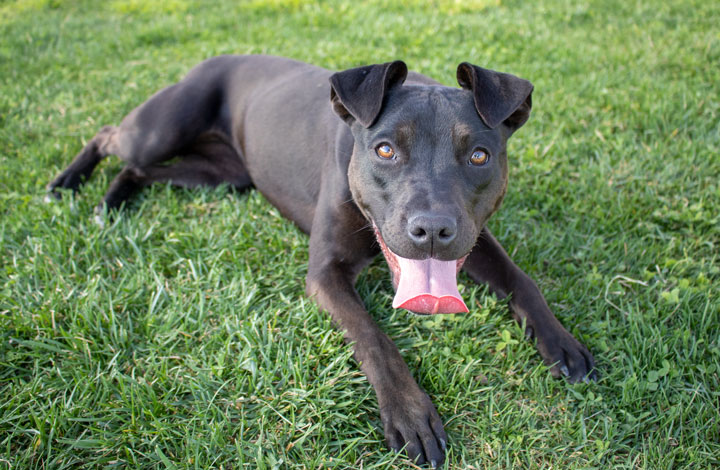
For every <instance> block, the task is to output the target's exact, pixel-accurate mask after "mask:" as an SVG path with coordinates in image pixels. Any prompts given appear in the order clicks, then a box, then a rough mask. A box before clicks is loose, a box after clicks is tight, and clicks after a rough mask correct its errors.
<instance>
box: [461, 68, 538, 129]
mask: <svg viewBox="0 0 720 470" xmlns="http://www.w3.org/2000/svg"><path fill="white" fill-rule="evenodd" d="M457 81H458V83H459V84H460V86H461V87H463V88H464V89H466V90H470V91H472V92H473V97H474V99H475V109H477V112H478V114H479V115H480V118H481V119H482V120H483V122H484V123H485V125H486V126H488V127H489V128H491V129H494V128H495V127H497V126H498V125H499V124H500V123H502V124H504V125H506V126H507V127H508V128H510V130H511V131H512V132H515V131H516V130H517V129H518V128H520V126H522V125H523V124H525V122H526V121H527V120H528V118H529V117H530V109H531V108H532V91H533V85H532V83H530V82H529V81H527V80H523V79H522V78H518V77H516V76H515V75H510V74H508V73H500V72H495V71H493V70H488V69H484V68H482V67H478V66H477V65H472V64H469V63H467V62H463V63H462V64H460V65H458V69H457Z"/></svg>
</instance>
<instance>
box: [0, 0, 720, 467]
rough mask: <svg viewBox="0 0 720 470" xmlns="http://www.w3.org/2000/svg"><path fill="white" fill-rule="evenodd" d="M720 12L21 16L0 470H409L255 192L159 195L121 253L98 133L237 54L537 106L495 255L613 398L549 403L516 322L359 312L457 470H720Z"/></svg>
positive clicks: (497, 311) (5, 210)
mask: <svg viewBox="0 0 720 470" xmlns="http://www.w3.org/2000/svg"><path fill="white" fill-rule="evenodd" d="M718 24H720V2H713V1H707V0H687V1H680V0H670V1H661V0H655V1H635V0H631V1H620V0H611V1H594V2H573V1H570V0H538V1H533V2H525V1H519V0H511V1H506V0H464V1H459V0H437V1H432V2H425V1H420V0H408V1H405V2H392V1H389V0H372V1H369V2H351V1H328V2H322V3H319V4H315V3H313V4H310V3H308V4H305V3H304V2H300V1H298V0H265V1H261V0H256V1H234V0H220V1H213V2H205V1H201V0H196V1H192V0H169V1H163V2H160V1H157V2H144V1H140V0H106V1H92V2H91V1H80V0H67V1H65V0H17V1H13V0H4V1H2V2H0V169H1V170H2V171H0V213H1V214H2V215H1V217H2V220H1V222H0V469H13V470H16V469H29V468H39V469H59V468H101V467H102V468H106V467H107V468H113V467H122V468H198V469H205V468H224V469H231V468H232V469H234V468H248V469H251V468H259V469H272V468H306V469H315V468H363V469H371V468H383V469H384V468H403V469H404V468H412V467H413V466H412V464H411V463H409V462H408V461H407V460H406V459H404V458H403V457H402V456H399V455H395V454H393V453H390V452H388V451H387V450H386V448H385V446H384V439H383V435H382V425H381V423H380V418H379V414H378V412H377V402H376V398H375V396H374V394H373V392H372V390H371V387H370V385H369V384H368V382H367V380H366V379H365V377H364V376H363V375H362V374H361V373H360V372H359V370H358V367H357V365H356V364H355V363H354V362H353V360H352V354H351V349H350V347H349V346H347V345H345V344H344V343H343V341H342V337H341V334H340V333H339V332H337V330H335V329H334V328H333V326H332V325H331V323H330V321H329V319H328V317H327V316H326V315H325V314H323V313H322V312H319V311H318V309H317V307H316V306H315V305H314V304H313V303H312V302H311V301H309V300H308V299H306V298H305V297H304V294H303V291H304V276H305V273H306V271H307V248H308V242H307V238H306V237H305V236H304V235H302V234H301V233H300V231H299V230H298V229H297V228H296V227H295V226H293V225H292V224H291V223H289V222H287V221H286V220H284V219H283V218H281V217H280V215H279V213H278V211H277V210H275V209H274V208H273V207H272V206H271V205H270V204H269V203H268V202H267V201H266V200H265V199H264V198H263V197H262V196H260V195H259V194H258V193H257V192H252V191H251V192H247V193H242V194H238V193H236V192H233V191H230V190H228V189H227V188H218V189H206V190H181V189H176V188H172V187H169V186H166V185H158V186H155V187H152V188H150V189H148V190H145V191H143V192H142V193H141V195H140V196H139V197H138V198H136V199H135V200H134V201H133V202H132V203H131V204H130V205H129V207H127V208H126V209H127V210H126V211H124V212H123V213H122V215H121V216H119V217H117V218H116V219H115V220H114V221H113V222H112V223H109V224H106V226H105V227H104V228H101V227H99V226H98V225H96V224H95V223H94V222H93V219H92V210H93V207H94V206H95V204H96V203H97V202H98V201H99V200H100V198H101V197H102V194H103V193H104V191H105V189H106V188H107V185H108V183H109V180H110V179H111V178H112V177H113V176H114V175H115V173H116V172H117V171H118V170H119V169H120V168H121V164H120V162H119V161H118V160H117V159H115V158H109V159H108V160H107V161H106V162H104V163H103V164H102V165H101V166H100V167H99V168H98V170H97V171H96V173H95V174H94V175H93V177H92V179H91V180H90V181H89V183H88V184H87V185H86V186H85V187H84V189H83V191H82V192H81V193H79V194H78V195H76V196H75V197H66V198H65V199H63V200H62V201H59V202H56V203H52V204H46V203H44V202H43V198H44V195H45V194H44V191H45V190H44V188H45V185H46V184H47V183H48V182H49V181H50V180H51V179H52V178H53V177H54V176H55V175H56V173H57V172H58V171H60V170H61V169H62V168H64V166H65V165H66V164H67V163H69V161H70V160H71V159H72V157H73V156H74V155H75V153H77V152H78V151H79V150H80V149H81V148H82V146H83V144H84V143H85V142H86V141H87V140H88V139H90V138H91V137H92V136H93V135H94V134H95V132H96V131H97V130H98V129H99V128H100V127H101V126H102V125H105V124H116V123H118V122H119V121H120V119H121V118H122V117H123V116H124V115H125V114H126V113H127V112H128V111H130V110H131V109H132V108H133V107H135V106H137V105H138V104H140V103H141V102H142V101H144V100H145V98H146V97H148V96H149V95H150V94H151V93H153V92H154V91H156V90H157V89H159V88H161V87H163V86H165V85H168V84H171V83H173V82H174V81H176V80H178V79H179V78H180V77H182V76H183V75H184V73H186V72H187V71H188V70H189V69H190V67H192V66H193V65H194V64H195V63H197V62H199V61H201V60H203V59H205V58H207V57H210V56H213V55H217V54H226V53H238V54H251V53H269V54H276V55H283V56H289V57H293V58H296V59H300V60H303V61H307V62H312V63H314V64H317V65H320V66H323V67H326V68H330V69H342V68H348V67H352V66H356V65H360V64H367V63H375V62H384V61H388V60H393V59H398V58H399V59H403V60H405V61H406V62H407V64H408V65H409V67H410V68H411V69H414V70H417V71H420V72H423V73H425V74H428V75H430V76H432V77H434V78H436V79H438V80H440V81H441V82H443V83H445V84H448V85H452V86H455V85H456V82H455V70H456V67H457V65H458V63H460V62H463V61H469V62H472V63H475V64H478V65H481V66H485V67H489V68H493V69H497V70H502V71H506V72H511V73H514V74H516V75H519V76H521V77H524V78H527V79H529V80H531V81H532V82H533V83H534V84H535V92H534V95H533V104H534V108H533V114H532V116H531V119H530V121H529V122H528V123H527V124H526V125H525V127H523V128H522V129H521V130H520V131H519V132H518V133H517V134H516V135H515V136H514V137H513V138H512V139H511V141H510V149H509V155H510V157H509V159H510V166H511V169H510V174H511V179H510V187H509V191H508V195H507V198H506V200H505V203H504V205H503V208H502V209H501V210H500V212H499V213H498V214H497V215H495V216H494V218H493V219H492V220H491V222H490V228H491V229H492V231H493V232H494V233H495V235H496V236H497V238H498V239H499V240H500V241H501V242H502V243H503V245H504V246H505V247H506V249H507V250H508V252H510V253H511V254H512V256H513V258H514V259H515V261H516V262H517V263H518V264H519V265H520V266H521V267H522V268H523V269H524V270H526V271H527V272H528V273H529V274H530V275H531V276H532V277H533V278H534V279H536V280H537V282H538V284H539V285H540V287H541V289H542V290H543V292H544V293H545V295H546V297H547V300H548V302H549V304H550V306H551V308H552V309H553V310H554V312H555V313H556V314H557V316H558V318H560V320H561V321H562V322H563V323H564V324H565V325H566V327H567V328H568V329H569V330H570V331H572V332H573V334H575V335H576V336H577V337H578V338H580V339H581V340H582V341H583V342H584V343H585V344H586V345H587V346H588V347H589V348H590V350H591V351H593V353H594V354H595V357H596V359H597V360H598V364H599V368H600V371H601V373H602V377H601V379H600V381H599V382H597V383H591V384H579V385H569V384H568V383H566V382H565V381H563V380H555V379H553V378H552V377H550V374H549V373H548V369H547V367H545V366H544V365H543V364H542V361H541V360H540V357H539V355H538V354H537V353H536V352H535V349H534V347H533V345H532V344H531V343H530V342H527V341H525V340H524V339H523V334H522V330H521V328H520V327H518V326H516V325H515V323H514V322H513V321H512V320H511V318H510V315H509V314H508V312H507V303H506V302H505V301H501V300H497V299H496V298H495V297H493V296H492V295H491V294H489V292H488V290H487V289H486V288H485V287H478V286H474V285H472V284H471V283H470V281H469V280H468V279H467V278H466V277H461V289H462V290H463V294H464V297H465V298H466V300H468V304H469V305H470V304H471V305H473V306H474V307H473V308H471V312H470V313H469V314H466V315H454V316H437V317H431V318H427V317H419V316H414V315H412V314H410V313H408V312H404V311H393V310H392V309H391V306H390V304H391V300H392V287H391V285H390V282H389V274H388V270H387V267H386V266H385V263H384V262H383V261H382V260H377V261H376V262H375V263H374V264H373V265H371V267H370V268H369V269H368V270H367V271H365V272H364V273H363V274H362V275H361V277H360V281H359V284H358V289H359V290H360V292H361V295H362V296H363V298H364V299H365V302H366V305H367V307H368V308H369V310H370V311H371V313H372V314H373V316H374V317H375V318H376V319H377V321H378V322H379V323H380V324H381V325H382V327H383V328H384V329H385V331H387V332H388V333H389V334H390V336H391V337H392V338H394V339H395V340H396V343H397V344H398V347H399V348H400V350H401V352H402V354H403V356H404V357H405V359H406V361H407V362H408V364H409V365H410V368H411V370H412V371H413V372H414V374H415V377H416V379H417V380H418V383H419V384H420V386H421V387H423V388H424V389H425V390H426V391H427V392H428V394H429V395H430V397H431V398H432V400H433V402H434V403H435V405H436V407H437V409H438V411H439V413H440V415H441V416H442V417H443V419H444V421H445V426H446V430H447V433H448V436H449V451H448V462H447V464H446V468H451V469H485V468H488V469H510V468H514V469H520V468H522V469H541V468H542V469H549V468H562V469H563V470H571V469H589V468H596V469H607V468H628V469H648V470H662V469H668V470H669V469H710V468H720V378H719V375H720V288H719V287H718V286H719V285H720V215H719V214H720V184H719V181H720V100H719V99H718V97H719V96H720V66H718V64H720V29H718V26H717V25H718Z"/></svg>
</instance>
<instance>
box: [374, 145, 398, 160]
mask: <svg viewBox="0 0 720 470" xmlns="http://www.w3.org/2000/svg"><path fill="white" fill-rule="evenodd" d="M375 153H376V154H377V156H378V157H380V158H382V159H383V160H390V159H391V158H394V157H395V150H393V148H392V147H390V146H389V145H388V144H380V145H378V146H377V147H376V148H375Z"/></svg>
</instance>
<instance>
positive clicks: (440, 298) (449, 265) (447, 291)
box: [374, 227, 468, 315]
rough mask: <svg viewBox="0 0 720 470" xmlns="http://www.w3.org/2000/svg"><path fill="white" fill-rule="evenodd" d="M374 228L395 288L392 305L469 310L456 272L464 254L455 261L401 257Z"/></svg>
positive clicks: (413, 309) (441, 310)
mask: <svg viewBox="0 0 720 470" xmlns="http://www.w3.org/2000/svg"><path fill="white" fill-rule="evenodd" d="M374 228H375V236H376V237H377V240H378V243H379V244H380V248H382V252H383V255H385V260H386V261H387V264H388V266H390V272H391V273H392V283H393V287H394V288H395V298H394V299H393V303H392V306H393V308H404V309H407V310H410V311H411V312H414V313H420V314H426V315H427V314H435V313H467V312H468V308H467V306H466V305H465V302H463V299H462V297H460V292H459V291H458V287H457V274H458V272H460V268H461V267H462V265H463V263H464V262H465V259H466V258H467V255H465V256H463V257H462V258H460V259H457V260H454V261H441V260H438V259H434V258H428V259H408V258H403V257H402V256H399V255H396V254H395V253H393V252H392V251H391V250H390V248H388V246H387V245H386V244H385V240H383V238H382V235H380V230H378V228H377V227H374Z"/></svg>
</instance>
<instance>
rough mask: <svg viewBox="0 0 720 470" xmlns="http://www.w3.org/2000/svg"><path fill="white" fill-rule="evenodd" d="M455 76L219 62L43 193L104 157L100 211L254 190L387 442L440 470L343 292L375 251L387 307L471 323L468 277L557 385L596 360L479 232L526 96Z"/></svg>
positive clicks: (421, 409) (416, 393) (431, 419)
mask: <svg viewBox="0 0 720 470" xmlns="http://www.w3.org/2000/svg"><path fill="white" fill-rule="evenodd" d="M457 81H458V84H459V85H460V88H453V87H448V86H443V85H441V84H440V83H438V82H436V81H434V80H432V79H430V78H428V77H426V76H423V75H421V74H417V73H414V72H408V69H407V66H406V65H405V63H403V62H402V61H394V62H388V63H383V64H376V65H368V66H364V67H357V68H351V69H348V70H344V71H341V72H337V73H333V72H331V71H328V70H325V69H322V68H319V67H315V66H313V65H309V64H305V63H302V62H298V61H295V60H291V59H286V58H280V57H271V56H220V57H214V58H211V59H208V60H206V61H204V62H202V63H201V64H199V65H197V66H196V67H195V68H193V69H192V70H191V71H190V72H189V73H188V75H187V76H186V77H185V78H184V79H182V80H181V81H180V82H178V83H176V84H174V85H171V86H169V87H167V88H165V89H163V90H161V91H159V92H158V93H156V94H155V95H153V96H152V97H150V98H149V99H148V100H147V101H146V102H145V103H143V104H142V105H140V106H139V107H137V108H136V109H134V110H133V111H132V112H130V114H128V115H127V116H126V117H125V118H124V119H123V121H122V123H121V124H120V125H119V126H106V127H104V128H102V129H101V130H100V131H99V132H98V134H97V135H96V136H95V137H94V138H93V139H91V140H90V141H89V142H88V143H87V145H86V146H85V147H84V148H83V149H82V151H81V152H80V153H79V154H78V155H77V156H76V157H75V159H74V160H73V161H72V163H71V164H70V165H69V166H68V167H67V168H66V169H65V170H64V171H63V172H62V173H61V174H60V175H59V176H58V177H57V178H56V179H55V180H54V181H52V182H51V183H50V184H49V185H48V190H49V194H50V195H52V196H55V197H60V194H61V191H60V189H61V188H67V189H70V190H73V191H77V190H78V188H79V187H80V185H81V184H82V183H84V181H85V180H87V179H88V178H89V176H90V174H91V173H92V171H93V169H94V168H95V166H96V165H97V164H98V163H99V162H100V161H101V160H102V159H103V158H104V157H105V156H107V155H117V156H118V157H120V158H121V159H122V160H123V161H124V162H125V163H126V166H125V167H124V168H123V169H122V170H121V171H120V173H119V174H118V175H117V177H116V178H115V179H114V180H113V181H112V183H111V184H110V187H109V189H108V191H107V193H106V194H105V196H104V198H103V201H102V202H101V203H100V205H99V206H98V208H97V211H98V212H99V213H104V212H105V211H108V210H112V209H118V208H120V207H121V205H122V204H123V202H124V201H126V200H127V199H128V198H129V197H130V196H131V195H132V194H133V193H135V192H136V191H137V190H138V189H140V188H142V187H144V186H147V185H150V184H152V183H154V182H169V183H171V184H174V185H179V186H185V187H195V186H202V185H209V186H215V185H219V184H223V183H225V184H229V185H232V186H233V187H235V188H237V189H239V190H243V189H246V188H249V187H255V188H257V190H259V191H260V192H261V193H262V194H263V195H264V196H265V197H266V198H267V199H268V200H269V201H270V202H271V203H272V204H273V205H274V206H275V207H277V208H278V209H279V211H280V212H281V213H282V214H283V215H284V216H285V217H287V218H288V219H290V220H291V221H293V222H294V223H295V224H297V225H298V227H299V228H300V229H301V230H302V231H304V232H305V233H308V234H309V235H310V253H309V265H308V274H307V279H306V292H307V294H308V295H309V296H310V297H311V298H314V299H315V301H316V302H317V304H318V305H319V307H320V308H321V309H322V310H324V311H327V312H328V313H329V314H330V315H331V317H332V319H333V321H334V323H335V324H336V325H337V326H338V327H339V328H340V329H341V330H342V331H343V333H344V337H345V339H346V340H347V341H349V342H352V343H353V344H354V351H353V352H354V357H355V359H356V360H357V362H358V363H359V364H360V367H361V369H362V370H363V372H364V373H365V374H366V376H367V378H368V381H369V382H370V384H371V385H372V386H373V388H374V390H375V392H376V395H377V400H378V404H379V407H380V417H381V420H382V423H383V427H384V432H385V439H386V442H387V444H388V446H389V447H390V448H391V449H394V450H397V451H399V450H401V449H403V448H404V449H405V451H406V452H407V454H408V456H409V457H410V458H411V459H414V460H415V461H416V462H417V463H418V464H424V463H428V464H430V465H432V466H434V467H436V466H438V465H440V464H441V463H442V462H443V460H444V458H445V450H446V443H447V437H446V434H445V431H444V429H443V424H442V421H441V419H440V416H439V415H438V413H437V411H436V410H435V407H434V406H433V404H432V403H431V401H430V399H429V398H428V396H427V395H426V394H425V392H423V391H422V390H421V389H420V387H419V386H418V385H417V383H416V382H415V380H414V379H413V377H412V374H411V373H410V370H409V369H408V367H407V365H406V364H405V362H404V361H403V359H402V357H401V356H400V353H399V352H398V350H397V348H396V346H395V345H394V344H393V342H392V341H391V340H390V338H389V337H388V336H387V335H386V334H385V333H383V332H382V331H381V330H380V328H379V327H378V326H377V324H376V323H375V322H374V321H373V320H372V318H371V317H370V315H369V314H368V312H367V310H366V309H365V307H364V306H363V302H362V300H361V298H360V296H359V295H358V293H357V291H356V290H355V287H354V284H355V280H356V277H357V276H358V274H359V273H360V271H361V270H362V269H363V268H364V267H365V266H366V265H367V264H368V263H369V262H370V261H371V260H372V259H373V258H374V257H375V256H377V255H378V254H379V253H380V252H382V253H383V255H384V256H385V258H386V260H387V264H388V265H389V267H390V271H391V274H392V284H393V287H394V289H395V297H394V300H393V304H392V305H393V307H394V308H404V309H407V310H410V311H412V312H415V313H418V314H435V313H459V312H467V311H468V308H467V306H466V305H465V303H464V301H463V299H462V297H461V296H460V294H459V292H458V288H457V274H458V272H459V271H460V269H464V270H465V272H466V273H467V274H468V276H469V277H470V278H471V279H472V280H473V281H475V282H478V283H487V284H488V285H489V286H490V289H491V290H492V291H493V292H494V293H495V294H496V295H497V296H498V297H500V298H505V297H508V296H509V297H510V300H509V305H510V309H511V311H512V313H513V315H514V317H515V319H516V320H518V321H519V322H521V324H523V325H525V328H526V335H527V336H528V337H530V338H533V339H534V340H535V341H536V345H537V349H538V350H539V352H540V355H541V356H542V358H543V360H544V362H545V363H546V364H547V365H549V366H550V371H551V373H552V374H553V375H554V376H556V377H561V376H565V377H567V379H568V380H569V381H570V382H578V381H583V380H584V381H588V380H589V379H595V378H597V371H596V370H595V362H594V359H593V356H592V355H591V354H590V352H589V351H588V350H587V349H586V348H585V346H583V345H582V344H581V343H580V342H578V341H577V340H576V339H575V338H574V337H573V336H572V335H571V334H570V333H569V332H568V331H567V330H565V328H563V326H562V325H561V324H560V322H559V321H558V320H557V319H556V318H555V316H554V315H553V314H552V312H551V311H550V308H549V307H548V305H547V303H546V302H545V300H544V298H543V296H542V294H541V293H540V291H539V290H538V288H537V286H536V284H535V283H534V282H533V281H532V280H531V279H530V278H529V277H528V276H527V275H526V274H525V273H524V272H523V271H521V270H520V268H518V267H517V266H516V265H515V264H514V263H513V261H512V260H511V259H510V257H509V256H508V254H507V253H506V252H505V250H504V249H503V248H502V246H501V245H500V244H499V243H498V242H497V240H496V239H495V238H494V237H493V235H492V234H491V233H490V231H489V230H488V229H487V227H486V222H487V220H488V218H489V217H490V216H491V215H492V214H493V213H494V212H495V211H496V210H497V209H498V208H499V207H500V204H501V202H502V200H503V197H504V195H505V191H506V188H507V183H508V162H507V149H506V142H507V140H508V138H509V137H510V136H511V135H512V134H513V133H514V132H515V131H517V130H518V129H519V128H520V127H521V126H522V125H523V124H525V122H526V121H527V120H528V118H529V115H530V110H531V107H532V91H533V85H532V84H531V83H530V82H529V81H527V80H524V79H521V78H518V77H516V76H513V75H510V74H506V73H500V72H496V71H492V70H488V69H484V68H481V67H478V66H475V65H471V64H469V63H462V64H460V65H459V66H458V69H457Z"/></svg>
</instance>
